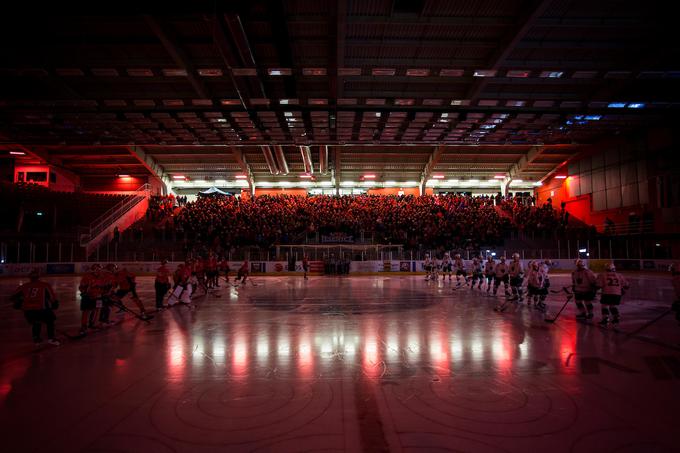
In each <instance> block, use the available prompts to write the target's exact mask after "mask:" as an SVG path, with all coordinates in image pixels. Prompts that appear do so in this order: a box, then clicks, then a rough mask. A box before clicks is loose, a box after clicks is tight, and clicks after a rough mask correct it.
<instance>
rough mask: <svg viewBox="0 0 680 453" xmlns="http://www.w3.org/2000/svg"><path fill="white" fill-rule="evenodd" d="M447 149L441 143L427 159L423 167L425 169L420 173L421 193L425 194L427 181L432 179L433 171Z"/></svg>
mask: <svg viewBox="0 0 680 453" xmlns="http://www.w3.org/2000/svg"><path fill="white" fill-rule="evenodd" d="M445 149H446V147H445V146H444V145H439V146H437V147H436V148H435V149H434V150H433V151H432V154H430V158H429V159H428V160H427V163H426V164H425V168H423V171H422V173H421V174H420V184H419V186H418V187H419V188H420V194H421V195H424V194H425V184H426V183H427V180H428V179H430V176H431V175H432V171H433V170H434V167H436V166H437V164H438V163H439V160H440V159H441V157H442V155H443V154H444V150H445Z"/></svg>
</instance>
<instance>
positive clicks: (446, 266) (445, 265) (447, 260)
mask: <svg viewBox="0 0 680 453" xmlns="http://www.w3.org/2000/svg"><path fill="white" fill-rule="evenodd" d="M452 269H453V262H452V261H451V255H450V254H449V252H446V253H444V258H442V279H446V275H447V274H448V275H449V281H451V273H452Z"/></svg>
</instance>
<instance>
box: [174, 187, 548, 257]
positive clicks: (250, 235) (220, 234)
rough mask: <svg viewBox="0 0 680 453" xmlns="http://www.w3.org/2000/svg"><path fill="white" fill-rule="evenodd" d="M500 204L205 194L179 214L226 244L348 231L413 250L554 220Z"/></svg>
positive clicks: (474, 241) (205, 238)
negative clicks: (504, 210)
mask: <svg viewBox="0 0 680 453" xmlns="http://www.w3.org/2000/svg"><path fill="white" fill-rule="evenodd" d="M503 203H504V204H507V203H511V201H508V200H503ZM496 204H497V200H496V198H495V197H470V196H459V195H444V196H442V195H440V196H421V197H414V196H374V195H360V196H343V197H333V196H315V197H302V196H290V195H281V196H275V197H272V196H259V197H256V198H255V199H247V200H245V199H238V198H234V197H222V198H201V199H198V200H197V201H195V202H192V203H188V204H187V205H186V207H185V208H183V209H182V210H181V211H180V212H179V213H178V214H177V216H176V217H175V219H174V226H175V228H180V229H181V230H182V231H184V232H186V233H187V235H188V236H189V237H190V238H191V239H192V240H195V241H197V242H203V243H212V244H214V245H220V246H222V247H223V248H229V247H233V246H243V245H256V246H261V247H269V246H271V245H274V244H287V243H297V242H301V239H302V240H303V239H304V237H305V236H317V237H318V236H323V235H328V234H337V233H343V234H345V235H347V236H349V237H354V238H359V237H360V236H371V237H373V239H374V241H375V242H377V243H382V244H390V243H391V244H403V245H405V246H406V247H407V248H410V249H415V248H419V247H429V248H442V249H444V248H451V247H455V248H461V249H464V248H470V247H471V248H475V247H477V246H479V245H494V244H498V243H500V242H501V240H502V237H503V235H504V232H505V231H507V230H508V229H509V228H512V226H513V225H512V223H513V222H511V220H510V219H511V218H513V219H515V218H516V219H521V220H522V221H523V222H531V223H532V225H533V227H538V225H539V224H540V225H545V226H546V227H549V225H550V220H549V218H548V217H549V216H548V215H547V211H546V212H543V211H541V212H540V214H536V212H535V211H537V210H538V208H534V207H531V206H525V205H522V207H521V208H519V205H518V207H517V208H513V209H515V211H516V212H512V213H511V214H512V216H503V215H500V213H499V212H498V211H497V209H496ZM515 214H516V215H515ZM525 226H526V223H525Z"/></svg>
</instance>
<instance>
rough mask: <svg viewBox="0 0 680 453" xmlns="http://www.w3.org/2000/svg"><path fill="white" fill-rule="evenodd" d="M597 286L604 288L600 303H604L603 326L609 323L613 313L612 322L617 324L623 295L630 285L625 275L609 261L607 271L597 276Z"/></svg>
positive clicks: (601, 322)
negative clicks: (617, 270)
mask: <svg viewBox="0 0 680 453" xmlns="http://www.w3.org/2000/svg"><path fill="white" fill-rule="evenodd" d="M596 286H597V288H599V289H601V290H602V296H601V297H600V304H602V320H601V321H600V325H601V326H606V325H607V324H608V323H609V321H610V320H609V315H610V314H611V315H612V318H611V323H612V325H614V326H616V325H618V323H619V308H618V306H619V305H620V304H621V297H622V296H623V295H624V294H625V293H626V291H627V290H628V288H630V285H628V281H627V280H626V279H625V277H624V276H623V275H621V274H619V273H618V272H616V267H615V266H614V263H607V265H606V266H605V271H604V272H603V273H601V274H600V275H598V276H597V280H596Z"/></svg>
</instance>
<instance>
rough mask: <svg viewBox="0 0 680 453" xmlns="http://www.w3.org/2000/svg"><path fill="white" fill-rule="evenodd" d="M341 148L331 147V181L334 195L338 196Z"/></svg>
mask: <svg viewBox="0 0 680 453" xmlns="http://www.w3.org/2000/svg"><path fill="white" fill-rule="evenodd" d="M341 161H342V147H341V146H334V147H333V181H334V183H335V194H336V195H340V178H341V176H342V175H341V172H340V165H342V162H341Z"/></svg>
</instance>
